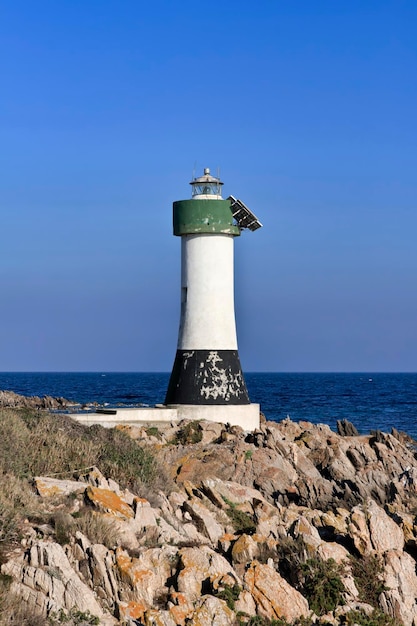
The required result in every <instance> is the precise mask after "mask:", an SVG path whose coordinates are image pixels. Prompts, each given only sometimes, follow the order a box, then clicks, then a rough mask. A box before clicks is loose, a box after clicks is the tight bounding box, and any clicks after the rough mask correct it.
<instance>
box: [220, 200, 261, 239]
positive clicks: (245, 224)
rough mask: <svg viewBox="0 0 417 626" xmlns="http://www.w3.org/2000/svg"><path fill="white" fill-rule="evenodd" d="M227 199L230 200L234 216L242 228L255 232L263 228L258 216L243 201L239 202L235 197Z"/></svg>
mask: <svg viewBox="0 0 417 626" xmlns="http://www.w3.org/2000/svg"><path fill="white" fill-rule="evenodd" d="M227 199H228V200H230V208H231V210H232V215H233V217H234V219H235V220H236V222H237V224H238V226H239V227H240V228H242V229H243V228H248V229H249V230H252V231H254V230H258V228H261V227H262V224H261V222H260V221H259V220H258V218H257V217H256V215H255V214H254V213H252V211H251V210H250V209H249V208H248V207H247V206H246V204H244V202H242V200H238V199H237V198H235V197H234V196H229V197H228V198H227Z"/></svg>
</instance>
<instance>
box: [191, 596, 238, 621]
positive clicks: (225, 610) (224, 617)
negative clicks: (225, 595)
mask: <svg viewBox="0 0 417 626" xmlns="http://www.w3.org/2000/svg"><path fill="white" fill-rule="evenodd" d="M234 624H236V615H235V613H234V611H232V610H231V609H229V607H228V606H227V604H226V602H224V601H223V600H219V598H216V597H214V596H203V597H202V598H200V599H199V601H198V602H197V604H196V608H195V611H194V613H193V616H192V617H191V619H190V620H189V621H188V622H187V626H233V625H234Z"/></svg>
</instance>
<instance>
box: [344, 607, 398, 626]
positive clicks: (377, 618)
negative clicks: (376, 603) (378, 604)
mask: <svg viewBox="0 0 417 626" xmlns="http://www.w3.org/2000/svg"><path fill="white" fill-rule="evenodd" d="M344 617H345V620H346V621H345V622H344V623H345V624H346V626H402V623H400V622H398V620H396V621H394V619H393V618H392V617H390V616H389V615H386V614H385V613H382V611H380V610H379V609H375V610H374V611H373V613H372V615H367V614H366V613H365V612H364V611H349V613H347V614H346V615H345V616H344Z"/></svg>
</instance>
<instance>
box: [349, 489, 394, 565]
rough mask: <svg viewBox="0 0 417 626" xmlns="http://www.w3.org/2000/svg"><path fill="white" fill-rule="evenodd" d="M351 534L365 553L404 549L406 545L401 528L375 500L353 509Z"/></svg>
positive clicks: (360, 549)
mask: <svg viewBox="0 0 417 626" xmlns="http://www.w3.org/2000/svg"><path fill="white" fill-rule="evenodd" d="M349 535H350V537H351V538H352V539H353V542H354V545H355V548H356V549H357V550H358V552H359V553H360V554H363V555H365V554H370V553H372V552H377V553H380V554H383V553H384V552H386V551H387V550H402V549H403V546H404V534H403V532H402V530H401V528H400V527H399V526H398V525H397V524H396V523H395V522H394V520H392V519H391V518H390V517H389V516H388V515H387V514H386V513H385V511H384V510H383V509H381V507H379V506H378V505H377V504H376V502H373V500H369V501H368V502H367V503H366V505H363V506H357V507H354V509H352V513H351V516H350V524H349Z"/></svg>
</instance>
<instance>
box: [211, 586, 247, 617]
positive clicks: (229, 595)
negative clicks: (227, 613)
mask: <svg viewBox="0 0 417 626" xmlns="http://www.w3.org/2000/svg"><path fill="white" fill-rule="evenodd" d="M241 591H242V587H240V586H239V585H238V584H237V583H235V584H234V585H233V587H232V586H231V585H225V586H224V587H223V589H221V590H219V591H217V593H216V595H217V597H218V598H220V600H224V601H225V602H226V604H227V606H228V607H229V609H231V610H232V611H234V610H235V602H236V600H238V599H239V596H240V592H241Z"/></svg>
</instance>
